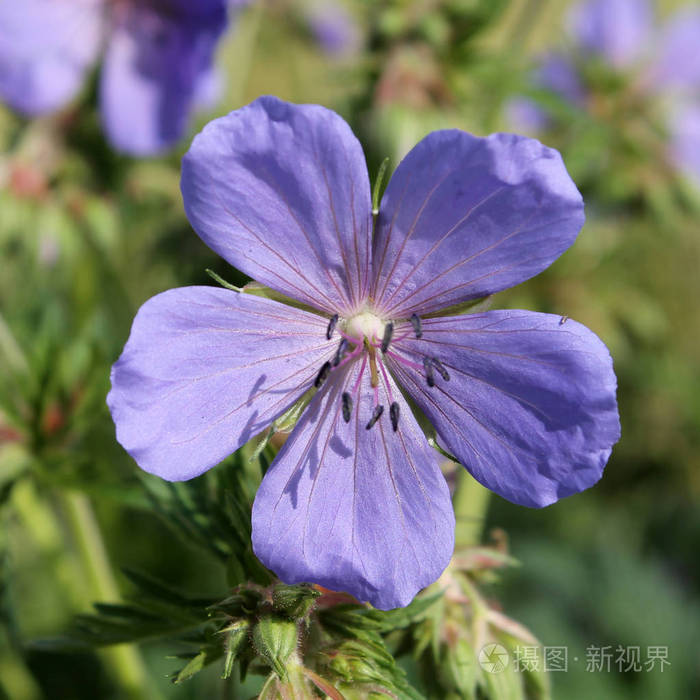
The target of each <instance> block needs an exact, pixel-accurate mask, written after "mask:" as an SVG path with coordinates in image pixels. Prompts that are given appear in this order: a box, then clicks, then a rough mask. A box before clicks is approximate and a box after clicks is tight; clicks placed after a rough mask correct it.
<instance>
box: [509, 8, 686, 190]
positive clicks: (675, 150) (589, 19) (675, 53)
mask: <svg viewBox="0 0 700 700" xmlns="http://www.w3.org/2000/svg"><path fill="white" fill-rule="evenodd" d="M569 33H570V35H571V36H572V38H573V39H574V42H575V45H576V49H577V52H578V53H579V54H580V56H579V57H583V58H587V57H592V56H594V57H597V58H599V59H602V60H603V61H605V62H606V63H607V64H608V65H610V66H611V67H612V68H614V69H616V70H619V71H626V72H629V73H634V72H635V71H636V72H637V74H638V75H639V86H640V89H641V90H643V91H645V92H646V93H647V94H650V95H656V96H659V97H662V98H667V99H668V101H669V102H670V103H671V108H670V109H669V118H668V122H667V126H668V130H669V141H670V147H669V153H670V156H671V159H672V160H673V161H674V162H675V163H676V165H677V166H678V167H679V168H680V169H682V170H684V171H686V172H687V173H688V174H689V175H691V176H694V177H696V178H698V179H699V180H700V161H699V159H698V156H697V153H698V151H699V150H700V122H699V123H698V124H694V123H693V121H694V119H696V118H699V117H700V50H699V49H698V47H699V46H700V9H698V8H697V7H695V6H693V7H690V6H688V7H685V8H682V9H681V10H679V11H678V12H677V13H676V14H675V15H674V16H673V17H672V18H671V19H670V21H669V22H668V23H667V25H666V26H665V27H664V29H663V30H662V31H661V32H658V31H656V32H655V27H654V23H653V12H652V7H651V5H650V3H649V2H648V0H589V1H588V2H583V3H580V4H579V5H576V6H575V7H574V8H573V9H572V11H571V14H570V17H569ZM533 83H534V84H535V85H537V86H539V87H543V88H546V89H549V90H551V91H552V92H555V93H557V94H559V95H560V96H561V97H563V98H564V99H566V100H568V101H570V102H572V103H574V104H578V105H584V104H585V100H586V89H585V87H584V84H583V78H582V76H581V75H580V71H579V69H578V67H577V61H576V56H575V54H573V55H571V56H566V55H563V54H561V53H550V54H548V55H547V56H546V57H545V58H544V59H543V60H542V63H541V65H540V67H539V68H538V69H537V70H536V72H535V74H534V75H533ZM525 102H527V100H524V99H522V98H518V99H517V102H516V103H515V105H514V106H512V107H511V108H510V110H509V114H510V116H511V118H512V119H514V120H518V119H520V120H522V125H523V128H528V129H532V130H537V129H540V128H542V127H543V126H544V125H546V124H547V123H548V115H547V114H546V112H545V111H544V110H543V109H542V108H541V107H539V106H538V105H537V104H536V103H534V102H532V101H529V102H530V104H529V106H526V105H525V104H524V103H525ZM513 123H515V124H517V123H518V122H517V121H514V122H513ZM679 145H680V147H679Z"/></svg>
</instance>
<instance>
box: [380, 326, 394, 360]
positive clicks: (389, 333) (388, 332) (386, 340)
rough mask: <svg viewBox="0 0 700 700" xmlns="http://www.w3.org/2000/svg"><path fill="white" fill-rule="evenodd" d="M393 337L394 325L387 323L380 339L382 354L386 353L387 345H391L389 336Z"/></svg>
mask: <svg viewBox="0 0 700 700" xmlns="http://www.w3.org/2000/svg"><path fill="white" fill-rule="evenodd" d="M392 335H394V324H393V323H392V322H391V321H389V323H387V324H386V326H384V337H383V338H382V352H386V351H387V350H388V349H389V343H391V336H392Z"/></svg>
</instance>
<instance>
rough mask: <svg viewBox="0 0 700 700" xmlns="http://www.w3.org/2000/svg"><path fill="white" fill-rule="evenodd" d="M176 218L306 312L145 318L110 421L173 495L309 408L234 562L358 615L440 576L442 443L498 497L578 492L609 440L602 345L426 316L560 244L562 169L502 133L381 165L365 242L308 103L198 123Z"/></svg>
mask: <svg viewBox="0 0 700 700" xmlns="http://www.w3.org/2000/svg"><path fill="white" fill-rule="evenodd" d="M182 192H183V198H184V202H185V209H186V212H187V215H188V217H189V219H190V222H191V223H192V225H193V226H194V228H195V230H196V231H197V233H198V234H199V235H200V237H201V238H202V239H203V240H204V242H205V243H207V245H209V246H210V247H211V248H212V249H213V250H214V251H216V252H217V253H219V254H220V255H222V256H223V257H224V258H225V259H226V260H227V261H229V262H230V263H231V264H232V265H234V266H236V267H237V268H239V269H241V270H243V271H244V272H245V273H247V274H248V275H250V276H252V277H254V278H256V279H257V280H259V281H261V282H263V283H264V284H266V285H268V286H269V287H272V288H274V289H275V290H277V291H278V292H280V293H282V294H284V295H287V296H289V297H292V298H293V299H295V300H296V301H297V302H301V303H302V304H303V305H304V306H305V307H308V308H310V309H311V310H312V311H309V310H306V309H303V308H297V307H294V306H289V305H285V304H283V303H280V302H278V301H274V300H271V299H268V298H264V297H258V296H253V295H250V294H244V293H236V292H234V291H230V290H227V289H217V288H210V287H188V288H183V289H175V290H171V291H168V292H165V293H163V294H160V295H158V296H156V297H154V298H153V299H151V300H149V301H147V302H146V303H145V304H144V306H143V307H142V308H141V310H140V311H139V313H138V315H137V316H136V319H135V321H134V326H133V329H132V332H131V336H130V338H129V340H128V342H127V344H126V347H125V349H124V352H123V354H122V356H121V357H120V359H119V360H118V362H117V363H116V364H115V365H114V368H113V372H112V391H111V393H110V394H109V397H108V403H109V406H110V409H111V411H112V416H113V418H114V421H115V423H116V426H117V437H118V439H119V441H120V442H121V443H122V445H123V446H124V447H125V448H126V449H127V450H128V451H129V453H130V454H131V455H132V456H133V457H134V459H135V460H136V461H137V463H138V464H139V465H140V466H141V467H142V468H143V469H145V470H146V471H149V472H152V473H154V474H157V475H159V476H161V477H163V478H165V479H170V480H180V479H190V478H192V477H194V476H197V475H198V474H201V473H202V472H203V471H205V470H207V469H209V468H210V467H212V466H214V465H215V464H217V463H218V462H219V461H221V460H222V459H223V458H224V457H226V456H227V455H229V454H230V453H232V452H233V451H234V450H236V449H238V448H239V447H240V446H241V445H243V444H244V443H245V442H246V441H248V440H249V439H250V438H252V437H253V436H255V435H257V434H258V433H260V432H261V431H262V430H263V429H265V428H267V427H268V426H270V424H271V423H272V422H273V421H274V420H275V419H276V418H278V417H280V416H281V415H283V414H284V413H285V412H286V411H287V410H288V409H289V407H290V406H291V405H292V404H294V402H295V401H297V400H298V399H299V397H300V396H302V395H303V394H305V392H307V391H308V390H309V389H311V388H312V387H317V389H318V390H317V392H316V394H315V395H314V397H313V399H312V400H311V402H310V403H309V405H308V406H307V408H306V409H305V411H304V413H303V414H302V416H301V418H300V420H299V422H298V423H297V425H296V426H295V428H294V429H293V431H292V432H291V435H290V436H289V438H288V439H287V441H286V443H285V444H284V446H283V447H282V448H281V449H280V451H279V453H278V455H277V457H276V459H275V461H274V462H273V464H272V465H271V467H270V468H269V470H268V471H267V473H266V475H265V477H264V479H263V482H262V484H261V486H260V489H259V491H258V493H257V496H256V499H255V503H254V506H253V546H254V550H255V552H256V554H257V555H258V557H259V558H260V559H261V560H262V562H263V563H265V564H266V565H267V566H268V567H269V568H271V569H272V570H273V571H274V572H276V573H277V575H278V576H279V577H280V578H281V579H282V581H284V582H287V583H294V582H300V581H311V582H315V583H318V584H321V585H323V586H326V587H328V588H331V589H335V590H343V591H347V592H349V593H352V594H353V595H355V596H356V597H357V598H358V599H360V600H363V601H369V602H371V603H372V604H374V605H375V606H377V607H379V608H392V607H395V606H400V605H406V604H407V603H408V602H409V601H410V600H411V598H412V597H413V596H414V595H415V593H416V592H417V591H418V590H419V589H420V588H422V587H424V586H426V585H427V584H429V583H431V582H432V581H434V580H435V579H436V578H437V577H438V576H439V574H440V573H441V572H442V570H443V569H444V567H445V566H446V565H447V563H448V561H449V559H450V556H451V553H452V549H453V543H454V514H453V511H452V505H451V502H450V496H449V492H448V488H447V484H446V482H445V480H444V478H443V475H442V473H441V471H440V468H439V459H440V458H439V455H438V453H437V452H436V451H435V450H434V449H433V448H432V447H430V446H429V444H428V441H427V440H426V438H425V435H424V433H423V431H422V430H421V428H420V427H419V424H418V422H417V420H416V418H415V417H414V413H413V410H412V408H411V406H410V405H409V403H408V401H407V398H406V396H407V397H410V399H411V400H412V401H413V402H415V405H416V406H417V407H419V408H420V410H421V411H422V412H423V413H424V414H425V415H426V416H427V417H428V418H429V419H430V420H431V421H432V424H433V425H434V427H435V429H436V431H437V435H438V440H439V442H440V443H441V444H442V446H443V447H444V448H445V449H446V450H448V451H449V452H450V453H452V454H453V455H455V456H456V457H457V458H458V459H459V460H460V462H461V463H462V464H463V465H464V466H465V467H466V468H467V469H468V470H469V471H470V472H471V473H472V474H473V475H474V477H475V478H476V479H478V480H479V481H480V482H481V483H483V484H485V485H486V486H488V487H489V488H491V489H492V490H494V491H495V492H496V493H498V494H500V495H502V496H504V497H505V498H508V499H510V500H511V501H514V502H515V503H520V504H524V505H528V506H544V505H547V504H549V503H552V502H553V501H556V500H557V499H558V498H561V497H563V496H567V495H569V494H573V493H576V492H578V491H581V490H582V489H585V488H587V487H589V486H591V485H592V484H593V483H594V482H596V481H597V480H598V479H599V478H600V476H601V473H602V470H603V467H604V465H605V463H606V461H607V459H608V456H609V454H610V450H611V446H612V445H613V443H615V441H616V440H617V439H618V437H619V421H618V414H617V406H616V400H615V387H616V381H615V375H614V374H613V370H612V362H611V359H610V355H609V353H608V351H607V349H606V347H605V346H604V345H603V343H602V342H601V341H600V340H599V339H598V338H597V337H596V336H595V335H594V334H593V333H591V332H590V331H589V330H587V329H586V328H585V327H583V326H581V325H580V324H578V323H576V322H575V321H573V320H569V319H566V318H564V317H560V316H552V315H548V314H541V313H533V312H529V311H488V312H485V313H478V314H474V315H442V316H440V315H437V314H438V312H441V311H444V310H445V309H448V307H451V306H454V305H456V304H460V303H463V302H465V301H466V300H470V299H477V298H480V297H484V296H486V295H490V294H492V293H494V292H497V291H499V290H502V289H505V288H507V287H510V286H512V285H514V284H517V283H519V282H522V281H523V280H526V279H528V278H530V277H532V276H533V275H535V274H537V273H538V272H540V271H541V270H543V269H544V268H546V267H547V266H548V265H550V264H551V263H552V262H553V261H554V260H555V259H556V258H557V257H558V256H559V255H561V254H562V253H563V252H564V251H565V250H566V249H567V248H568V247H569V246H570V245H571V244H572V243H573V241H574V239H575V238H576V235H577V233H578V231H579V229H580V227H581V225H582V223H583V220H584V216H583V203H582V201H581V196H580V195H579V193H578V191H577V189H576V187H575V186H574V184H573V183H572V182H571V180H570V178H569V176H568V174H567V173H566V170H565V168H564V165H563V164H562V161H561V158H560V157H559V155H558V153H556V152H555V151H553V150H551V149H549V148H546V147H544V146H543V145H542V144H540V143H539V142H537V141H535V140H532V139H528V138H524V137H520V136H515V135H511V134H495V135H492V136H490V137H488V138H476V137H474V136H471V135H470V134H467V133H465V132H463V131H458V130H451V131H438V132H434V133H432V134H430V135H429V136H427V137H426V138H425V139H424V140H423V141H421V142H420V143H419V144H418V145H417V146H416V147H415V148H414V149H413V150H412V151H411V152H410V153H409V154H408V155H407V156H406V158H405V159H404V160H403V161H402V162H401V164H400V165H399V166H398V168H397V170H396V172H395V173H394V175H393V177H392V178H391V181H390V182H389V184H388V186H387V189H386V191H385V193H384V196H383V198H382V201H381V208H380V213H379V216H378V219H377V224H376V227H374V231H373V221H372V211H371V197H370V185H369V179H368V175H367V168H366V165H365V161H364V157H363V154H362V150H361V147H360V144H359V143H358V141H357V140H356V138H355V137H354V136H353V134H352V132H351V131H350V129H349V127H348V126H347V124H346V123H345V122H344V121H343V120H342V119H341V118H340V117H338V116H337V115H336V114H335V113H334V112H331V111H329V110H327V109H324V108H323V107H319V106H315V105H301V106H298V105H292V104H287V103H285V102H282V101H280V100H278V99H276V98H272V97H263V98H260V99H258V100H256V101H255V102H253V103H252V104H251V105H249V106H247V107H244V108H243V109H240V110H238V111H236V112H233V113H231V114H229V115H228V116H226V117H223V118H220V119H217V120H215V121H213V122H212V123H210V124H209V125H208V126H207V127H206V128H205V129H204V130H203V131H202V133H201V134H199V135H198V136H197V137H196V138H195V140H194V142H193V144H192V147H191V148H190V150H189V152H188V153H187V155H186V156H185V158H184V161H183V171H182Z"/></svg>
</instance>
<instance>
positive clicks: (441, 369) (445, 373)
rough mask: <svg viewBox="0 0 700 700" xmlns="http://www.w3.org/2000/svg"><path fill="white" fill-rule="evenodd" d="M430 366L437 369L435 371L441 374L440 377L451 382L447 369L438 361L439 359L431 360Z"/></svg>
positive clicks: (433, 358)
mask: <svg viewBox="0 0 700 700" xmlns="http://www.w3.org/2000/svg"><path fill="white" fill-rule="evenodd" d="M430 364H431V365H432V366H433V367H435V369H436V370H437V371H438V372H439V373H440V376H441V377H442V378H443V379H444V380H445V381H446V382H449V381H450V373H449V372H448V371H447V370H446V369H445V365H443V364H442V362H440V360H438V359H437V357H431V358H430Z"/></svg>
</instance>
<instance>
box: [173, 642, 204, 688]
mask: <svg viewBox="0 0 700 700" xmlns="http://www.w3.org/2000/svg"><path fill="white" fill-rule="evenodd" d="M206 663H207V652H206V651H205V650H203V651H200V652H199V654H197V655H196V656H195V657H193V658H192V659H190V661H189V663H188V664H187V665H186V666H185V667H184V668H183V669H181V670H180V671H178V672H177V674H176V675H175V677H174V678H173V683H175V684H176V685H178V684H180V683H183V682H184V681H187V680H189V679H190V678H192V676H194V675H195V674H197V673H199V672H200V671H201V670H202V669H203V668H204V666H205V665H206Z"/></svg>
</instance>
